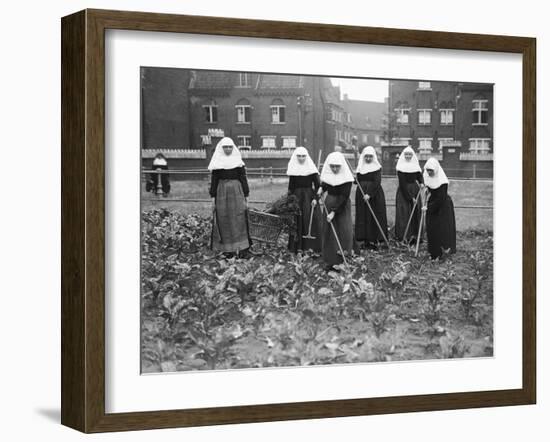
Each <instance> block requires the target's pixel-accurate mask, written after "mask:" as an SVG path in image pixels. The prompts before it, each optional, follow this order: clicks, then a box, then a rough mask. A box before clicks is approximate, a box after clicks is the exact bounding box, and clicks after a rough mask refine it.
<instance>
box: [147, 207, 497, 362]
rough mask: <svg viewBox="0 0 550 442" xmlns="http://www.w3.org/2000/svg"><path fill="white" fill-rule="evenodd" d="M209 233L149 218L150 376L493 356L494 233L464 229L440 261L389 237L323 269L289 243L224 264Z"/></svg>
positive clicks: (202, 224) (185, 219)
mask: <svg viewBox="0 0 550 442" xmlns="http://www.w3.org/2000/svg"><path fill="white" fill-rule="evenodd" d="M210 229H211V224H210V219H209V218H208V217H204V216H201V215H198V214H188V215H185V214H182V213H180V212H175V211H169V210H166V209H160V210H157V209H153V210H147V211H144V212H143V213H142V279H141V281H142V292H141V303H142V305H141V307H142V308H141V312H142V317H141V327H142V348H141V351H142V372H144V373H151V372H161V371H164V372H172V371H185V370H212V369H216V370H219V369H241V368H261V367H275V366H298V365H300V366H304V365H319V364H323V365H324V364H342V363H361V362H385V361H400V360H422V359H442V358H444V359H446V358H462V357H484V356H485V357H486V356H492V354H493V276H492V275H493V239H492V232H490V231H486V230H466V231H463V232H457V249H458V251H457V253H456V254H454V255H450V256H446V257H445V258H444V259H443V260H442V261H431V260H430V259H429V257H428V256H427V253H426V252H425V250H424V249H425V245H424V247H422V246H421V250H422V251H421V253H420V254H419V256H418V257H415V256H414V251H413V250H411V248H409V247H408V246H405V245H402V244H399V243H397V242H395V241H391V240H390V243H391V249H390V250H387V249H381V250H378V251H362V252H361V253H360V254H358V255H353V256H350V257H349V260H348V261H349V263H350V265H349V267H345V266H343V265H342V266H338V268H337V271H331V272H328V273H327V272H326V271H324V270H323V265H322V262H321V260H320V258H319V257H318V256H316V255H314V254H311V253H303V254H298V255H294V254H291V253H289V252H288V251H287V250H286V247H285V244H284V239H283V240H282V241H281V244H280V246H278V247H261V246H260V245H259V244H255V245H254V247H253V249H254V256H253V258H252V259H237V258H230V259H226V258H223V257H220V256H218V255H216V254H215V253H214V252H212V251H210V250H209V247H208V245H209V240H210Z"/></svg>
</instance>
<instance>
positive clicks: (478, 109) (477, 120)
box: [472, 100, 489, 126]
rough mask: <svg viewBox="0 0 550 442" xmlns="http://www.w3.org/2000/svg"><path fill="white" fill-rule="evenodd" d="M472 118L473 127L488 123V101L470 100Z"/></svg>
mask: <svg viewBox="0 0 550 442" xmlns="http://www.w3.org/2000/svg"><path fill="white" fill-rule="evenodd" d="M472 117H473V122H472V124H473V125H474V126H486V125H487V124H488V123H489V101H488V100H472Z"/></svg>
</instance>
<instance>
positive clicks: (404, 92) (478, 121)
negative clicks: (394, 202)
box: [382, 80, 493, 177]
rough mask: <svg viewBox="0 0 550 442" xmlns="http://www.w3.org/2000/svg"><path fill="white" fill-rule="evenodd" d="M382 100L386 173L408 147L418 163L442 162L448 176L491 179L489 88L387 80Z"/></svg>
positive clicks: (491, 130)
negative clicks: (385, 99) (385, 104)
mask: <svg viewBox="0 0 550 442" xmlns="http://www.w3.org/2000/svg"><path fill="white" fill-rule="evenodd" d="M388 95H389V101H388V111H387V115H386V120H385V126H386V127H385V138H386V139H385V142H384V143H383V147H382V151H383V163H384V164H383V165H384V169H385V170H386V171H393V170H395V169H394V168H395V162H396V155H397V154H398V153H399V152H400V151H401V150H402V149H403V148H404V147H405V146H407V145H410V146H412V147H413V148H414V149H415V150H416V151H417V152H418V155H419V159H420V160H421V161H425V160H426V159H427V158H428V157H430V156H434V157H436V158H438V159H439V160H440V161H443V167H444V168H445V169H446V170H449V172H450V174H451V175H454V176H473V177H476V173H477V174H478V175H479V176H485V177H492V168H493V85H492V84H482V83H458V82H427V81H404V80H392V81H390V82H389V93H388Z"/></svg>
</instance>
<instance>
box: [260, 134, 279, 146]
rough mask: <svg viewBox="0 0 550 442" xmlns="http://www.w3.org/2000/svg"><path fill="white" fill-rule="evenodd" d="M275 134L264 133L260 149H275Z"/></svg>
mask: <svg viewBox="0 0 550 442" xmlns="http://www.w3.org/2000/svg"><path fill="white" fill-rule="evenodd" d="M275 138H276V137H275V136H273V135H266V136H263V137H262V149H276V148H277V145H276V144H275Z"/></svg>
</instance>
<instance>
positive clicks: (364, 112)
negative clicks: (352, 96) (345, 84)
mask: <svg viewBox="0 0 550 442" xmlns="http://www.w3.org/2000/svg"><path fill="white" fill-rule="evenodd" d="M342 104H343V106H344V109H345V110H346V112H348V113H350V114H351V119H352V124H353V126H354V127H355V128H357V129H380V128H381V127H382V119H383V117H384V114H385V113H386V112H387V111H388V105H387V104H386V103H381V102H378V101H363V100H349V99H348V100H343V101H342Z"/></svg>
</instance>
